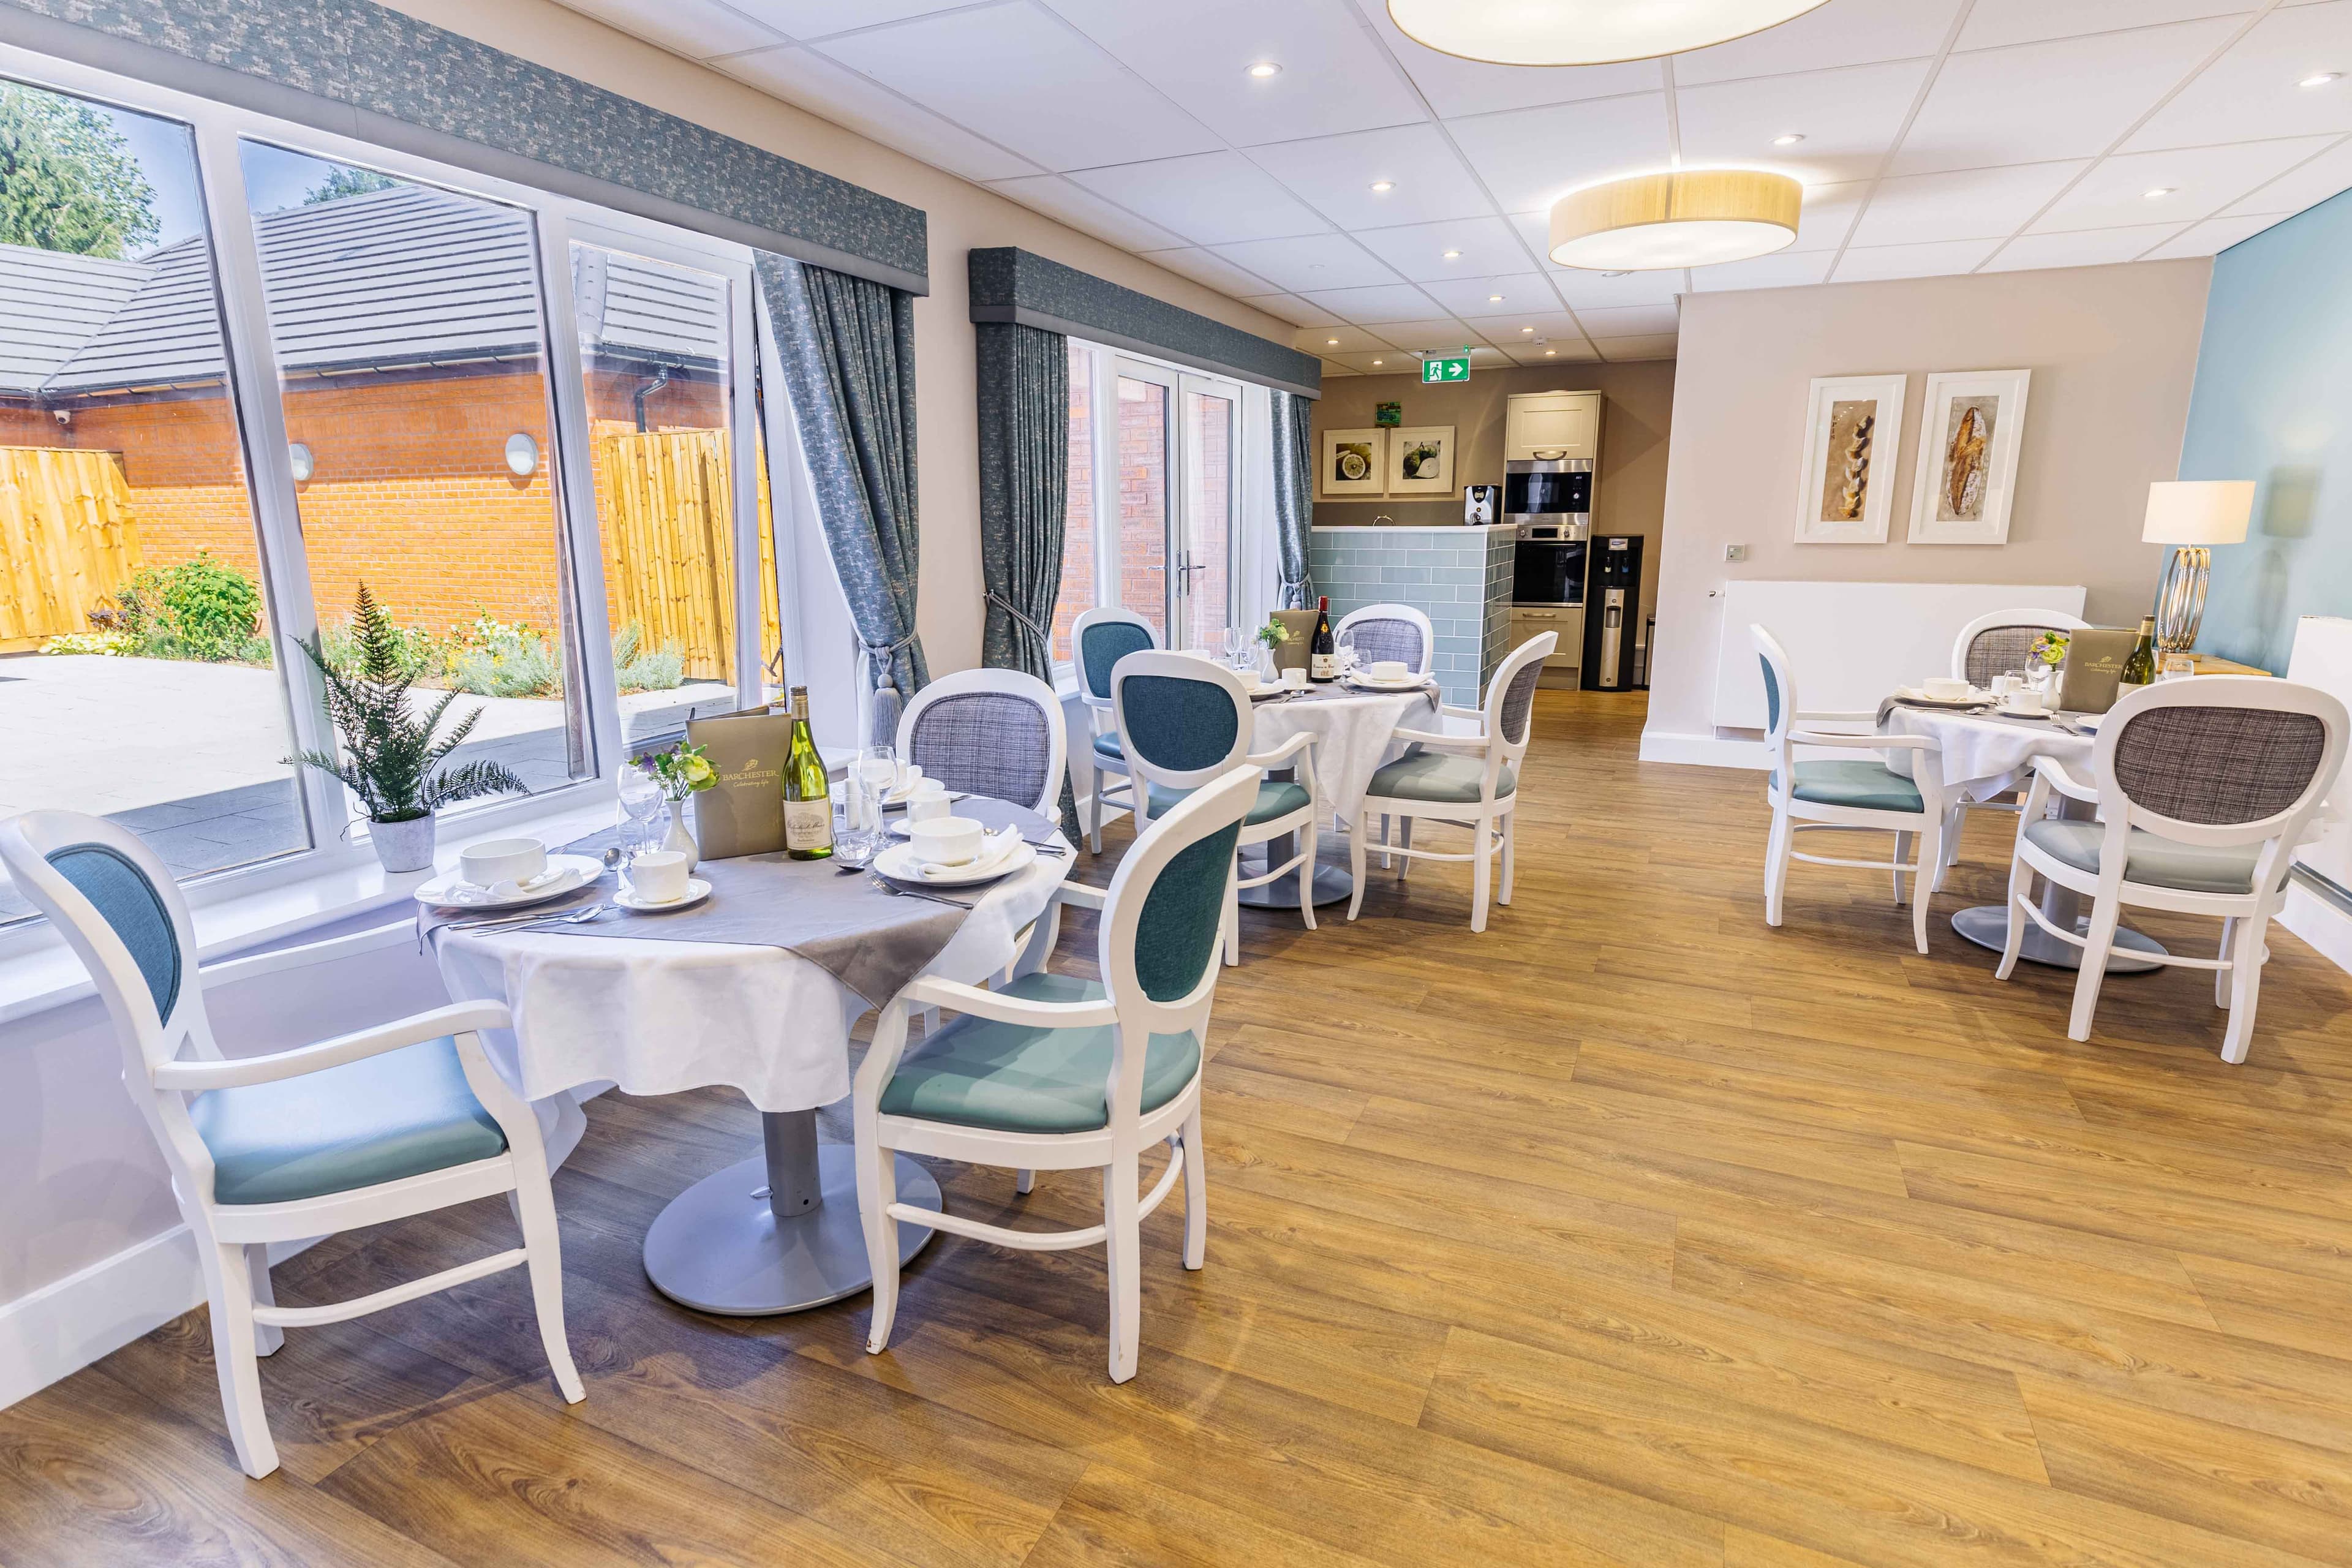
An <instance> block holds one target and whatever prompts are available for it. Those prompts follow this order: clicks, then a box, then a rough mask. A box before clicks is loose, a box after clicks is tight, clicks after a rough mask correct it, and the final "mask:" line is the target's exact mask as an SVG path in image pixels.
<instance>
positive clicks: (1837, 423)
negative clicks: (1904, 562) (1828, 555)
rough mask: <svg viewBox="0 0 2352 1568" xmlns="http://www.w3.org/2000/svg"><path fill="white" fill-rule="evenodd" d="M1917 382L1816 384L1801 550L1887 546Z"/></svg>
mask: <svg viewBox="0 0 2352 1568" xmlns="http://www.w3.org/2000/svg"><path fill="white" fill-rule="evenodd" d="M1910 379H1911V378H1910V377H1909V376H1905V375H1843V376H1824V377H1822V378H1820V379H1817V380H1816V381H1815V382H1814V383H1813V385H1812V399H1811V405H1810V407H1809V409H1808V411H1807V413H1806V416H1805V446H1804V468H1803V469H1802V471H1801V473H1800V474H1799V475H1798V479H1797V542H1798V543H1800V544H1884V543H1885V542H1886V523H1887V520H1888V519H1889V518H1890V517H1892V516H1893V515H1894V513H1895V464H1896V463H1898V462H1899V461H1901V459H1902V454H1903V448H1902V446H1901V444H1900V443H1901V442H1902V439H1903V392H1904V388H1905V387H1906V385H1908V384H1909V383H1910Z"/></svg>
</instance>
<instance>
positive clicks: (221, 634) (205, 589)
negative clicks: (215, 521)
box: [92, 550, 269, 664]
mask: <svg viewBox="0 0 2352 1568" xmlns="http://www.w3.org/2000/svg"><path fill="white" fill-rule="evenodd" d="M115 604H116V606H117V608H116V611H115V614H114V615H113V616H111V617H109V618H110V620H111V621H112V622H113V626H111V627H106V626H101V627H100V630H101V631H104V630H109V629H111V630H114V631H118V632H120V633H121V634H122V635H124V636H126V637H129V638H130V639H131V641H132V642H133V643H134V644H135V645H136V647H137V651H138V652H139V653H140V654H142V655H143V656H144V657H146V658H185V659H202V660H204V661H205V662H207V663H213V664H218V663H221V662H224V661H226V660H229V659H237V660H242V661H244V662H246V663H249V664H268V662H269V642H268V638H266V637H262V636H260V630H261V590H260V589H258V588H257V587H255V586H254V584H253V581H252V579H250V578H248V577H247V576H246V574H244V573H242V572H239V571H238V570H237V569H236V567H234V566H229V565H225V564H223V563H220V562H218V561H215V560H214V559H213V557H212V554H211V552H208V551H203V550H199V551H198V552H196V553H195V554H194V555H193V556H191V557H190V558H189V559H187V560H185V561H183V562H181V563H179V564H178V565H176V566H150V567H147V568H145V569H143V570H142V571H141V572H139V573H138V574H136V575H134V576H133V577H132V578H131V581H130V582H128V583H126V584H123V586H122V588H121V592H119V593H118V594H116V595H115ZM92 618H93V620H96V619H97V617H95V616H93V617H92Z"/></svg>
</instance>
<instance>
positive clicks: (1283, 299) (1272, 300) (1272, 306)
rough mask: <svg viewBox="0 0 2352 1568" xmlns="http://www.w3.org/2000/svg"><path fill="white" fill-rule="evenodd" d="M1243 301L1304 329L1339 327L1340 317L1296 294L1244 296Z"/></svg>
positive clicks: (1253, 307)
mask: <svg viewBox="0 0 2352 1568" xmlns="http://www.w3.org/2000/svg"><path fill="white" fill-rule="evenodd" d="M1241 300H1242V303H1243V304H1244V305H1247V306H1249V307H1251V308H1252V309H1253V310H1264V311H1265V313H1266V314H1267V315H1269V316H1280V317H1281V318H1282V319H1283V320H1284V321H1294V322H1296V323H1297V324H1298V325H1299V326H1300V327H1302V328H1304V327H1330V326H1337V325H1338V324H1339V317H1337V316H1335V315H1333V314H1332V313H1331V312H1330V311H1328V310H1325V309H1324V308H1323V307H1322V306H1320V305H1318V304H1316V303H1315V302H1314V301H1313V300H1302V299H1300V298H1299V297H1298V296H1297V295H1296V294H1244V295H1243V296H1242V297H1241Z"/></svg>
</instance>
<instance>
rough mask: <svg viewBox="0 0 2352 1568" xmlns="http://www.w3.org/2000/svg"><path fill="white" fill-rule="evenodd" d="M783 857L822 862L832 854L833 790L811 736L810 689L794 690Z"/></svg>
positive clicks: (786, 772)
mask: <svg viewBox="0 0 2352 1568" xmlns="http://www.w3.org/2000/svg"><path fill="white" fill-rule="evenodd" d="M784 853H785V854H787V855H789V856H791V857H792V858H793V859H795V860H822V859H824V858H825V857H826V856H828V855H831V854H832V853H833V786H832V785H831V784H828V783H827V782H826V780H825V776H824V757H822V756H820V755H819V754H818V753H817V749H816V740H815V738H814V736H812V735H811V734H810V733H809V720H808V688H807V687H805V686H795V687H793V749H792V751H791V752H790V753H789V754H788V755H787V756H786V757H785V758H784Z"/></svg>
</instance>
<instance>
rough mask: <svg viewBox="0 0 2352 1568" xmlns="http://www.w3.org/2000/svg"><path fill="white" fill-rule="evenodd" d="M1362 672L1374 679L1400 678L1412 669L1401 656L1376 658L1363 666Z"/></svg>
mask: <svg viewBox="0 0 2352 1568" xmlns="http://www.w3.org/2000/svg"><path fill="white" fill-rule="evenodd" d="M1364 673H1365V674H1367V675H1369V676H1370V677H1371V678H1372V679H1374V680H1402V679H1404V678H1405V677H1406V676H1408V675H1411V674H1412V668H1411V667H1410V666H1408V665H1407V664H1406V663H1405V661H1404V660H1402V659H1401V658H1377V659H1374V660H1373V661H1372V662H1371V663H1370V664H1369V665H1367V666H1366V667H1365V669H1364Z"/></svg>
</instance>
